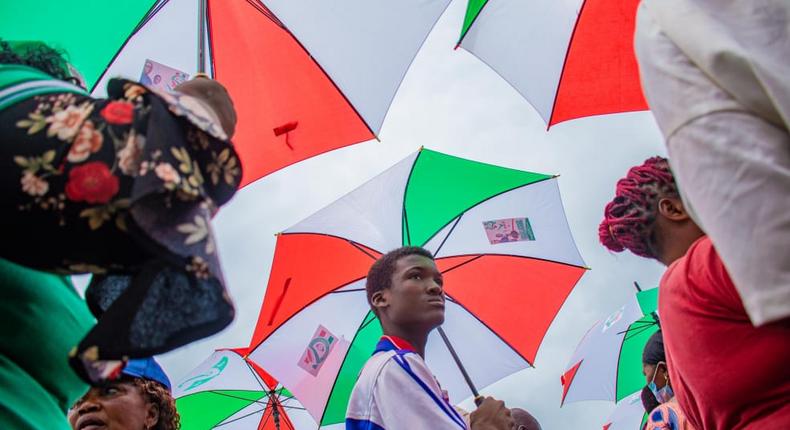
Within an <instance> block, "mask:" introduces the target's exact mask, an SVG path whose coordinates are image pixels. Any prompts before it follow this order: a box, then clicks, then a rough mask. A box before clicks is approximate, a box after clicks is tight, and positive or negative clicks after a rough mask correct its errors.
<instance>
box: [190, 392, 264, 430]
mask: <svg viewBox="0 0 790 430" xmlns="http://www.w3.org/2000/svg"><path fill="white" fill-rule="evenodd" d="M264 397H266V392H265V391H249V390H215V391H202V392H200V393H195V394H190V395H188V396H184V397H180V398H178V399H176V409H177V410H178V414H179V415H180V416H181V430H209V429H212V428H214V426H216V425H217V424H219V423H221V422H222V421H225V420H226V419H227V418H228V417H230V416H231V415H233V414H235V413H236V412H238V411H240V410H242V409H244V408H246V407H247V406H249V405H251V404H253V403H254V402H257V401H259V400H261V399H262V398H264Z"/></svg>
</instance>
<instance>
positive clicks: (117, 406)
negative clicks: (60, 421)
mask: <svg viewBox="0 0 790 430" xmlns="http://www.w3.org/2000/svg"><path fill="white" fill-rule="evenodd" d="M158 415H159V412H158V411H157V410H156V407H155V406H154V405H152V404H150V403H148V402H147V401H146V400H145V398H144V397H143V395H142V393H141V392H140V390H139V388H138V387H137V386H136V385H134V383H132V382H113V383H110V384H107V385H105V386H103V387H93V388H91V389H90V391H88V393H87V394H86V395H85V396H84V397H82V398H81V399H80V400H78V401H77V403H75V404H74V407H72V409H71V410H70V411H69V424H71V428H72V429H74V430H100V429H101V430H145V429H150V428H152V427H153V426H154V425H155V424H156V422H157V420H158Z"/></svg>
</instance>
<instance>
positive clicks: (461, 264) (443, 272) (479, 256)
mask: <svg viewBox="0 0 790 430" xmlns="http://www.w3.org/2000/svg"><path fill="white" fill-rule="evenodd" d="M453 257H455V256H453ZM470 257H471V255H470ZM482 257H483V255H482V254H480V255H477V256H475V257H473V258H471V259H469V260H466V261H464V262H461V263H458V264H456V265H455V266H453V267H450V268H449V269H447V270H444V271H442V274H445V273H447V272H449V271H451V270H454V269H457V268H459V267H461V266H464V265H466V264H469V263H471V262H473V261H475V260H477V259H479V258H482ZM453 300H454V301H455V299H453Z"/></svg>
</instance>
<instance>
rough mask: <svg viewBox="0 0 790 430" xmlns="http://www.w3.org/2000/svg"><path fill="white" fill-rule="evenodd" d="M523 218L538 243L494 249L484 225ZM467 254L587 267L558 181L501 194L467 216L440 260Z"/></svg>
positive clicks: (521, 243)
mask: <svg viewBox="0 0 790 430" xmlns="http://www.w3.org/2000/svg"><path fill="white" fill-rule="evenodd" d="M523 217H526V218H529V222H530V225H531V226H532V231H533V232H534V234H535V240H534V241H520V242H507V243H496V244H493V245H492V244H491V243H490V242H489V241H488V237H487V236H486V232H485V229H484V228H483V222H485V221H493V220H498V219H506V218H523ZM437 240H438V239H437ZM440 242H441V240H439V242H438V243H440ZM467 254H508V255H521V256H527V257H534V258H540V259H544V260H550V261H557V262H561V263H567V264H573V265H575V266H584V261H583V260H582V256H581V254H579V250H578V249H576V244H575V243H574V242H573V236H572V235H571V231H570V228H569V227H568V221H567V219H566V218H565V211H564V209H563V206H562V200H561V199H560V190H559V188H558V186H557V180H556V179H549V180H545V181H542V182H538V183H535V184H531V185H527V186H524V187H521V188H517V189H515V190H513V191H509V192H507V193H503V194H500V195H499V196H497V197H494V198H492V199H490V200H488V201H486V202H483V203H481V204H479V205H477V206H475V207H473V208H472V209H470V210H468V211H467V212H465V213H464V214H463V215H462V216H461V221H459V222H458V225H457V226H456V227H455V229H454V230H453V232H452V233H451V234H450V237H449V238H448V239H447V241H446V242H445V244H444V246H442V248H441V249H440V250H439V253H438V254H437V257H448V256H453V255H467Z"/></svg>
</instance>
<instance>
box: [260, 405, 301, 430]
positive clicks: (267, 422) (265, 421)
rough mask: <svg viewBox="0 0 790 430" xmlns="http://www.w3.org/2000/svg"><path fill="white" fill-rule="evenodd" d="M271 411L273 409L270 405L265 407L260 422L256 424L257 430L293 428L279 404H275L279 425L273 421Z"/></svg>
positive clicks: (285, 429)
mask: <svg viewBox="0 0 790 430" xmlns="http://www.w3.org/2000/svg"><path fill="white" fill-rule="evenodd" d="M272 409H273V407H272V405H271V404H269V405H266V410H265V411H263V416H262V417H261V422H260V423H258V430H287V429H292V428H294V425H293V423H291V420H290V419H289V418H288V414H286V412H285V410H284V409H283V407H282V405H281V404H279V403H278V404H277V411H278V412H279V414H280V423H279V425H278V423H276V422H275V421H274V416H273V414H272Z"/></svg>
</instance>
